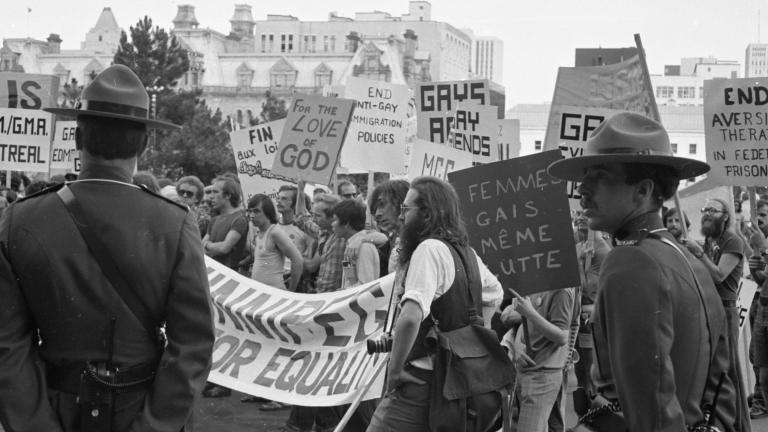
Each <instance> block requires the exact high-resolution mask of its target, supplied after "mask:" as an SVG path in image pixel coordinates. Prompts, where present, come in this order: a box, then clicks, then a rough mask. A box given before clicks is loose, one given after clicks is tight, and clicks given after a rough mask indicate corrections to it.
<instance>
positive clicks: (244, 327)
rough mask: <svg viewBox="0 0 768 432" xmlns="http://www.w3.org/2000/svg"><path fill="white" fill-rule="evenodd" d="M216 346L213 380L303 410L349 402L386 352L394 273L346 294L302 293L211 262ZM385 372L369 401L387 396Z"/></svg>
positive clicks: (347, 290)
mask: <svg viewBox="0 0 768 432" xmlns="http://www.w3.org/2000/svg"><path fill="white" fill-rule="evenodd" d="M205 260H206V261H205V262H206V265H207V267H208V283H209V285H210V290H211V299H212V301H213V305H214V323H215V325H216V342H215V344H214V346H213V364H212V367H211V373H210V375H209V377H208V380H209V381H211V382H214V383H216V384H219V385H222V386H225V387H227V388H231V389H234V390H237V391H240V392H243V393H247V394H251V395H255V396H260V397H263V398H267V399H270V400H275V401H280V402H285V403H290V404H296V405H301V406H333V405H341V404H345V403H349V402H350V401H351V400H352V399H354V397H355V395H356V392H357V390H358V389H359V388H362V387H363V386H364V385H365V384H366V378H367V377H368V376H369V373H370V371H371V370H373V368H375V367H376V366H377V365H378V364H379V363H380V362H381V361H383V360H384V357H385V355H384V354H376V355H369V354H367V352H366V340H368V339H378V338H380V337H381V335H382V330H383V328H384V324H385V322H384V321H385V320H386V316H387V306H388V304H389V300H390V296H391V293H392V282H393V280H394V275H389V276H386V277H384V278H381V279H378V280H376V281H373V282H370V283H367V284H365V285H361V286H359V287H355V288H350V289H346V290H341V291H336V292H331V293H324V294H297V293H293V292H290V291H285V290H280V289H277V288H272V287H270V286H267V285H264V284H261V283H259V282H256V281H254V280H252V279H249V278H247V277H244V276H242V275H240V274H238V273H237V272H235V271H234V270H231V269H229V268H227V267H226V266H224V265H221V264H219V263H218V262H216V261H215V260H213V259H211V258H208V257H206V259H205ZM383 384H384V374H380V375H379V376H378V378H377V380H376V381H375V383H374V385H373V386H372V387H371V389H370V390H369V392H368V394H367V396H366V399H372V398H376V397H380V396H381V392H382V388H383Z"/></svg>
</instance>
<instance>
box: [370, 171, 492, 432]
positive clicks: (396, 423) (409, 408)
mask: <svg viewBox="0 0 768 432" xmlns="http://www.w3.org/2000/svg"><path fill="white" fill-rule="evenodd" d="M399 219H400V223H401V226H402V231H401V234H400V246H401V253H400V255H399V257H398V268H397V273H396V276H395V282H394V283H395V285H394V289H395V296H396V298H397V299H398V306H397V307H398V311H397V314H396V318H395V320H394V331H393V343H392V354H391V357H390V360H389V366H388V374H387V394H386V396H385V398H384V399H383V400H382V401H381V403H380V404H379V406H378V408H377V409H376V412H375V413H374V416H373V420H372V421H371V424H370V426H369V427H368V431H369V432H371V431H372V432H378V431H382V432H383V431H393V430H396V431H403V432H409V431H414V432H416V431H418V432H421V431H424V430H429V422H430V415H429V414H430V391H431V385H432V375H433V373H432V370H433V367H434V363H433V356H431V355H430V352H429V351H428V349H427V348H426V346H425V340H426V336H427V332H428V331H429V330H430V328H431V327H432V326H433V323H434V322H435V320H436V321H437V322H439V327H440V329H441V330H442V331H445V330H446V329H453V328H458V327H461V326H462V321H463V320H465V319H466V317H467V315H468V314H467V313H466V312H465V313H460V312H458V311H457V308H462V306H466V304H465V303H463V302H465V301H466V298H467V297H466V296H468V291H469V287H470V286H473V285H474V284H479V285H481V286H482V293H481V296H480V297H481V299H482V302H481V304H482V308H481V309H482V317H483V319H484V321H485V325H486V327H488V326H490V319H491V317H492V316H493V312H494V311H495V310H496V309H497V308H498V306H499V304H500V303H501V300H502V297H503V294H502V289H501V284H500V283H499V281H498V280H497V279H496V277H495V276H494V275H493V274H492V273H491V272H490V271H489V270H488V268H487V267H486V266H485V265H484V264H483V263H482V261H481V260H480V258H479V257H478V256H477V255H476V254H475V253H474V251H473V250H472V249H471V248H470V247H469V243H468V239H467V232H466V230H465V227H464V222H463V220H462V217H461V211H460V208H459V198H458V196H457V195H456V191H455V190H454V189H453V187H452V186H451V185H450V184H448V183H446V182H444V181H442V180H440V179H437V178H434V177H418V178H416V179H415V180H414V181H413V183H411V185H410V189H409V190H408V193H407V194H406V196H405V201H404V202H403V204H402V206H401V212H400V218H399ZM463 263H467V266H466V267H464V265H463ZM474 263H477V267H474V265H473V264H474ZM463 267H464V269H465V270H466V272H465V271H462V270H461V269H462V268H463ZM461 274H466V277H461V278H459V277H457V275H461ZM478 279H479V280H478ZM476 298H477V297H475V299H476ZM475 303H476V304H479V303H480V302H477V301H475ZM452 311H453V312H458V313H451V312H452ZM478 312H479V311H478ZM445 415H450V413H445ZM458 426H459V425H457V428H458Z"/></svg>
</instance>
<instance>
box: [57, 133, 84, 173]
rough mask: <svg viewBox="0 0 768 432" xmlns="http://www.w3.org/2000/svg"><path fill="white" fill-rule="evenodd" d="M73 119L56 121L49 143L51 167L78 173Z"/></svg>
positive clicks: (78, 157)
mask: <svg viewBox="0 0 768 432" xmlns="http://www.w3.org/2000/svg"><path fill="white" fill-rule="evenodd" d="M75 129H77V122H76V121H74V120H67V121H61V120H60V121H57V122H56V133H55V134H54V136H53V144H52V145H51V146H52V148H51V169H52V170H54V169H63V170H66V172H70V173H75V174H80V152H79V151H77V148H76V146H75Z"/></svg>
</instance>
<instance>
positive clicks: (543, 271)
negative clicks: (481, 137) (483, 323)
mask: <svg viewBox="0 0 768 432" xmlns="http://www.w3.org/2000/svg"><path fill="white" fill-rule="evenodd" d="M560 158H561V156H560V151H559V150H552V151H547V152H542V153H538V154H534V155H531V156H525V157H519V158H514V159H509V160H505V161H501V162H496V163H492V164H488V165H483V166H482V167H474V168H470V169H466V170H462V171H456V172H453V173H450V174H448V178H449V179H450V182H451V183H452V184H453V186H454V187H455V188H456V192H457V193H458V194H459V200H460V202H461V206H462V208H461V210H462V213H463V214H464V220H465V222H466V223H467V231H468V234H469V241H470V244H471V245H472V247H473V248H474V249H475V251H476V252H477V253H478V255H480V257H481V258H483V260H484V261H485V263H486V264H487V265H488V268H490V269H491V271H493V272H494V273H496V275H497V276H498V278H499V281H500V282H501V284H502V285H503V286H504V287H507V288H513V289H514V290H515V291H517V292H518V293H520V294H521V295H528V294H533V293H537V292H542V291H549V290H554V289H560V288H567V287H572V286H577V285H579V267H578V262H577V258H576V246H575V242H574V238H573V231H572V230H571V216H570V209H569V208H568V200H567V199H566V195H565V182H564V181H562V180H559V179H555V178H553V177H550V176H549V174H547V166H549V164H550V163H552V162H554V161H556V160H558V159H560Z"/></svg>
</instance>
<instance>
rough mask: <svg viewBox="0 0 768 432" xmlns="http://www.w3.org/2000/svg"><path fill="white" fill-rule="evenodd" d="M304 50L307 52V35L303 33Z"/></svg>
mask: <svg viewBox="0 0 768 432" xmlns="http://www.w3.org/2000/svg"><path fill="white" fill-rule="evenodd" d="M304 52H309V35H304Z"/></svg>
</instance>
